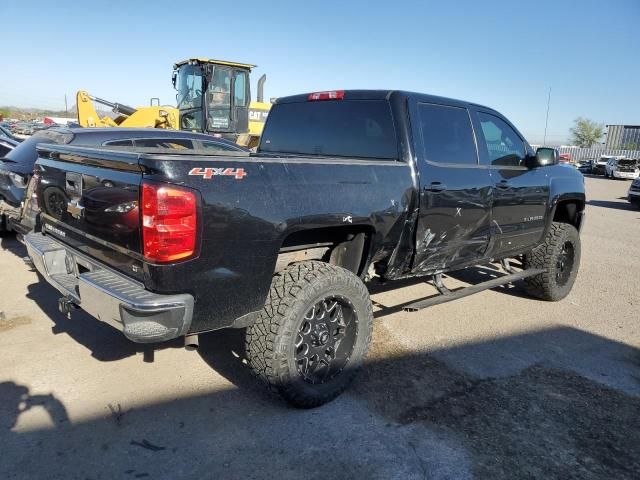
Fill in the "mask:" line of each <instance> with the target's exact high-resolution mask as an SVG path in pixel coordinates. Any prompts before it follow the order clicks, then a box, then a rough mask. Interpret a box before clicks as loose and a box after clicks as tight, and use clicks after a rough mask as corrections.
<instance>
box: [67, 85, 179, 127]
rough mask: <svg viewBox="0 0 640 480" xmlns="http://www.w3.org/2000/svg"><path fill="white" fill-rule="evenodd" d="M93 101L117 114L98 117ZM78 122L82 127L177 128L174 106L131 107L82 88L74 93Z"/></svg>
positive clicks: (176, 113) (176, 112)
mask: <svg viewBox="0 0 640 480" xmlns="http://www.w3.org/2000/svg"><path fill="white" fill-rule="evenodd" d="M93 102H96V103H100V104H102V105H105V106H107V107H110V108H111V110H112V111H113V112H114V113H117V114H118V116H117V117H116V118H115V119H112V118H110V117H108V116H106V115H104V116H102V117H100V115H99V114H98V112H97V111H96V109H95V107H94V104H93ZM76 106H77V109H78V123H79V124H80V125H82V126H83V127H130V128H168V129H171V130H178V129H179V125H178V110H177V109H176V108H175V107H167V106H159V105H154V106H149V107H139V108H133V107H129V106H127V105H123V104H121V103H113V102H109V101H107V100H104V99H102V98H98V97H94V96H93V95H90V94H89V93H87V92H85V91H84V90H80V91H78V93H77V94H76Z"/></svg>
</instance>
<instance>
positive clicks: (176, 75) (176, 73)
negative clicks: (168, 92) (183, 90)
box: [171, 70, 178, 88]
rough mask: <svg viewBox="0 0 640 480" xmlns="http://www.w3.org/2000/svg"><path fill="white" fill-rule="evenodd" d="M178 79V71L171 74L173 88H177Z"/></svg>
mask: <svg viewBox="0 0 640 480" xmlns="http://www.w3.org/2000/svg"><path fill="white" fill-rule="evenodd" d="M177 79H178V71H177V70H174V71H173V73H172V74H171V83H172V85H173V88H176V80H177Z"/></svg>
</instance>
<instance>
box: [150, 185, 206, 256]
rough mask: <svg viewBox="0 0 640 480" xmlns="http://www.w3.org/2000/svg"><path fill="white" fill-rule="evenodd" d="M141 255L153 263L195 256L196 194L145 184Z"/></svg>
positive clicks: (165, 186) (184, 189) (180, 189)
mask: <svg viewBox="0 0 640 480" xmlns="http://www.w3.org/2000/svg"><path fill="white" fill-rule="evenodd" d="M141 197H142V198H141V202H140V203H141V205H142V208H141V215H142V253H143V255H144V256H145V258H146V259H148V260H151V261H154V262H171V261H174V260H180V259H181V258H186V257H189V256H191V255H193V253H194V252H195V249H196V236H197V226H198V221H197V212H196V194H195V193H194V192H193V191H191V190H188V189H186V188H180V187H176V186H173V185H157V184H153V183H143V184H142V194H141Z"/></svg>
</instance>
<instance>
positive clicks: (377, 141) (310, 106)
mask: <svg viewBox="0 0 640 480" xmlns="http://www.w3.org/2000/svg"><path fill="white" fill-rule="evenodd" d="M258 152H259V153H281V154H292V155H320V156H334V157H355V158H363V159H379V160H397V159H398V140H397V136H396V130H395V126H394V122H393V117H392V113H391V106H390V105H389V102H388V101H387V100H328V101H309V102H295V103H280V104H276V105H274V106H273V108H272V109H271V112H270V114H269V120H268V121H267V123H266V126H265V129H264V132H263V134H262V138H261V141H260V148H259V150H258Z"/></svg>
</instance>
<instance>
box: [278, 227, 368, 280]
mask: <svg viewBox="0 0 640 480" xmlns="http://www.w3.org/2000/svg"><path fill="white" fill-rule="evenodd" d="M374 237H375V230H374V228H373V227H372V226H370V225H337V226H323V227H309V228H303V229H297V230H295V231H292V232H289V233H288V234H287V235H286V236H285V237H284V238H283V240H282V244H281V246H280V250H279V252H278V260H277V261H276V266H275V271H274V273H277V272H279V271H282V270H284V269H285V268H286V267H287V266H288V265H290V264H292V263H295V262H300V261H305V260H321V261H324V262H326V263H329V264H331V265H336V266H339V267H343V268H345V269H347V270H349V271H351V272H353V273H355V274H356V275H358V276H360V277H362V276H363V275H364V274H365V273H366V271H367V268H368V264H369V260H370V254H371V251H372V245H373V241H374Z"/></svg>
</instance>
